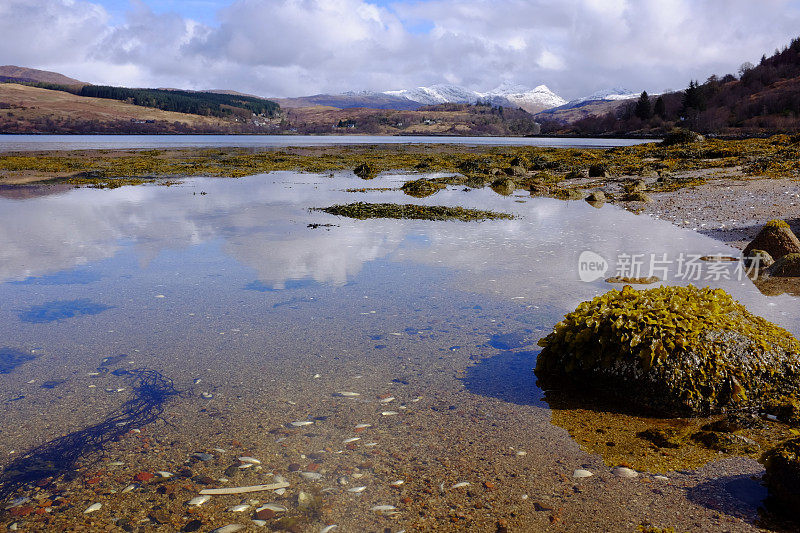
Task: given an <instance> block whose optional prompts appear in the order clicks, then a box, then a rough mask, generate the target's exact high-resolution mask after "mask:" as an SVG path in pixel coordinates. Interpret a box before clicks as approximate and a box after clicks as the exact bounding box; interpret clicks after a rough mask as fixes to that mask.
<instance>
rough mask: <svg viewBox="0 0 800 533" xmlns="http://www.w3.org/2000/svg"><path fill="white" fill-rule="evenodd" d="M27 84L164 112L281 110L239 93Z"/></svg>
mask: <svg viewBox="0 0 800 533" xmlns="http://www.w3.org/2000/svg"><path fill="white" fill-rule="evenodd" d="M27 85H31V86H34V87H39V88H42V89H49V90H55V91H64V92H69V93H72V94H75V95H77V96H87V97H92V98H105V99H110V100H120V101H123V102H127V103H130V104H133V105H138V106H142V107H154V108H156V109H162V110H164V111H174V112H177V113H189V114H192V115H203V116H213V117H221V118H224V117H230V116H237V115H242V114H246V115H250V114H253V115H259V116H264V117H274V116H275V115H276V114H277V113H278V111H279V110H280V106H279V105H278V104H277V103H275V102H273V101H271V100H265V99H263V98H257V97H255V96H245V95H238V94H221V93H211V92H202V91H199V92H193V91H180V90H174V91H173V90H167V89H131V88H128V87H114V86H110V85H84V86H70V85H59V84H55V83H41V82H38V83H29V84H27Z"/></svg>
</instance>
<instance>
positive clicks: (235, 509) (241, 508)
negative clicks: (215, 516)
mask: <svg viewBox="0 0 800 533" xmlns="http://www.w3.org/2000/svg"><path fill="white" fill-rule="evenodd" d="M248 509H250V506H249V505H247V504H246V503H240V504H239V505H232V506H230V507H228V508H227V509H225V510H226V511H228V512H229V513H243V512H245V511H247V510H248Z"/></svg>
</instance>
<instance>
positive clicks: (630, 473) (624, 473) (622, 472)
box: [611, 466, 639, 478]
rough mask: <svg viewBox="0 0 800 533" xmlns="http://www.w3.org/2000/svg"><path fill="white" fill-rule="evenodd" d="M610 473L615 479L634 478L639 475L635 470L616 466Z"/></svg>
mask: <svg viewBox="0 0 800 533" xmlns="http://www.w3.org/2000/svg"><path fill="white" fill-rule="evenodd" d="M611 473H612V474H614V475H615V476H617V477H623V478H634V477H637V476H638V475H639V473H638V472H637V471H636V470H632V469H630V468H628V467H625V466H618V467H616V468H614V469H613V470H612V471H611Z"/></svg>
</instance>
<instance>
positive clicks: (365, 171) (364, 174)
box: [353, 163, 378, 180]
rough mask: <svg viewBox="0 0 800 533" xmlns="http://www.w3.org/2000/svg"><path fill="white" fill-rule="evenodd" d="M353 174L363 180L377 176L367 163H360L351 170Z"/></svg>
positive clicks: (375, 171) (376, 172)
mask: <svg viewBox="0 0 800 533" xmlns="http://www.w3.org/2000/svg"><path fill="white" fill-rule="evenodd" d="M353 173H354V174H355V175H356V176H358V177H359V178H361V179H363V180H371V179H372V178H374V177H375V176H377V175H378V171H377V170H376V169H375V168H374V167H373V166H372V165H370V164H369V163H361V164H360V165H358V166H357V167H356V168H354V169H353Z"/></svg>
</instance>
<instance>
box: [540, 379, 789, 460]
mask: <svg viewBox="0 0 800 533" xmlns="http://www.w3.org/2000/svg"><path fill="white" fill-rule="evenodd" d="M587 400H588V399H586V398H575V397H572V398H570V397H568V396H567V395H566V394H564V393H553V392H548V393H547V395H546V401H547V403H548V404H549V405H550V408H551V409H552V423H553V424H555V425H557V426H559V427H561V428H564V429H566V430H567V431H568V432H569V434H570V437H572V439H573V440H574V441H575V442H576V443H578V445H579V446H580V447H581V448H582V449H583V450H584V451H586V452H588V453H596V454H598V455H600V456H601V457H602V458H603V461H604V462H605V463H606V464H607V465H608V466H617V465H623V466H628V467H630V468H633V469H635V470H639V471H645V472H651V473H654V474H657V473H667V472H670V471H674V470H684V469H694V468H699V467H701V466H703V465H705V464H707V463H709V462H711V461H714V460H718V459H720V458H721V457H722V456H743V457H750V458H753V459H758V458H759V457H760V455H761V454H762V453H763V452H764V450H767V449H769V448H770V447H771V446H773V445H774V444H775V443H777V442H782V441H783V440H785V439H787V438H790V437H791V436H792V435H793V434H794V433H793V432H792V430H791V429H790V428H789V427H788V426H786V425H784V424H782V423H779V422H773V421H769V420H763V419H760V418H757V417H751V416H747V417H746V421H745V422H742V421H740V420H739V418H743V419H744V418H745V417H744V415H742V416H739V415H735V414H732V415H727V416H721V415H718V416H713V417H702V418H659V417H648V416H643V415H638V414H631V413H628V412H625V410H624V408H623V407H621V406H619V405H618V404H614V403H609V402H607V401H606V400H604V399H602V398H593V399H592V401H587Z"/></svg>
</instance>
